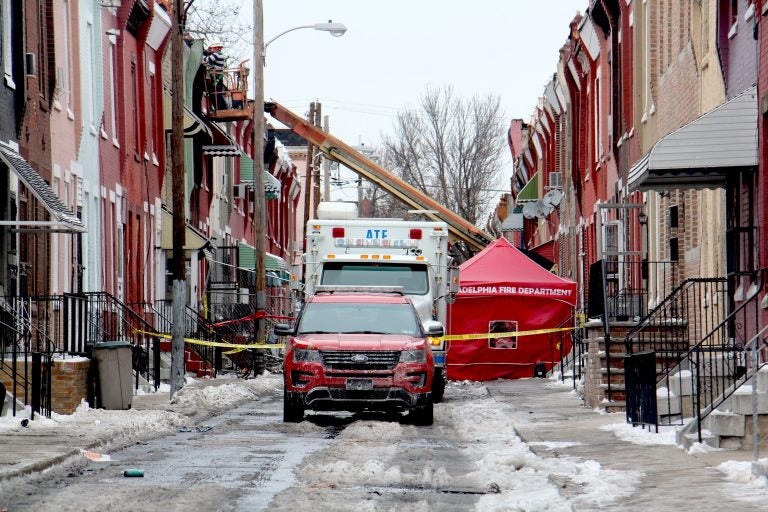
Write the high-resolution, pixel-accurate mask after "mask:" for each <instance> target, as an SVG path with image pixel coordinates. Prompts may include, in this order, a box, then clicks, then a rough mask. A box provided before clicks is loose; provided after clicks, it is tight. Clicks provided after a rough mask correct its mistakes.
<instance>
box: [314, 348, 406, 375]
mask: <svg viewBox="0 0 768 512" xmlns="http://www.w3.org/2000/svg"><path fill="white" fill-rule="evenodd" d="M320 355H321V356H322V357H323V365H324V366H325V367H326V368H329V369H332V370H391V369H393V368H394V367H395V366H397V363H398V361H400V352H399V351H397V350H377V351H359V350H323V351H321V352H320Z"/></svg>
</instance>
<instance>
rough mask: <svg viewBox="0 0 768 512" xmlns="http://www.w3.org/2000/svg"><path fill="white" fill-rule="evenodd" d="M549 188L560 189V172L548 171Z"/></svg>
mask: <svg viewBox="0 0 768 512" xmlns="http://www.w3.org/2000/svg"><path fill="white" fill-rule="evenodd" d="M549 188H550V189H553V188H556V189H560V190H562V188H563V173H562V172H551V173H549Z"/></svg>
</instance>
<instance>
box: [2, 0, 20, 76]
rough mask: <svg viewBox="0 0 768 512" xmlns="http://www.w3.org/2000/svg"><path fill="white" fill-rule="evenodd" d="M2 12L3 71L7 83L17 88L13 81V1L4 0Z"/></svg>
mask: <svg viewBox="0 0 768 512" xmlns="http://www.w3.org/2000/svg"><path fill="white" fill-rule="evenodd" d="M0 8H2V12H0V15H1V16H2V17H3V19H2V29H3V32H2V45H0V51H2V62H3V71H4V73H5V84H6V85H7V86H8V87H11V88H16V84H15V83H14V82H13V44H12V41H11V29H12V20H13V2H11V0H2V4H0Z"/></svg>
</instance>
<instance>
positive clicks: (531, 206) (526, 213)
mask: <svg viewBox="0 0 768 512" xmlns="http://www.w3.org/2000/svg"><path fill="white" fill-rule="evenodd" d="M537 202H538V201H537ZM537 202H531V203H525V204H524V205H523V217H525V218H526V219H535V218H536V217H538V208H537V207H536V203H537Z"/></svg>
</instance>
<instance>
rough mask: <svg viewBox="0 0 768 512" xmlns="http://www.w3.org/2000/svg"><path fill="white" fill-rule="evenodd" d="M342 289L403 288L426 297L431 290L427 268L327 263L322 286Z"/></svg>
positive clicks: (364, 263)
mask: <svg viewBox="0 0 768 512" xmlns="http://www.w3.org/2000/svg"><path fill="white" fill-rule="evenodd" d="M320 284H324V285H342V286H402V287H403V293H407V294H408V295H424V294H426V293H427V292H428V291H429V277H428V275H427V265H418V264H413V265H398V264H392V263H374V262H340V261H336V262H327V263H325V265H323V276H322V279H321V283H320Z"/></svg>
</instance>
